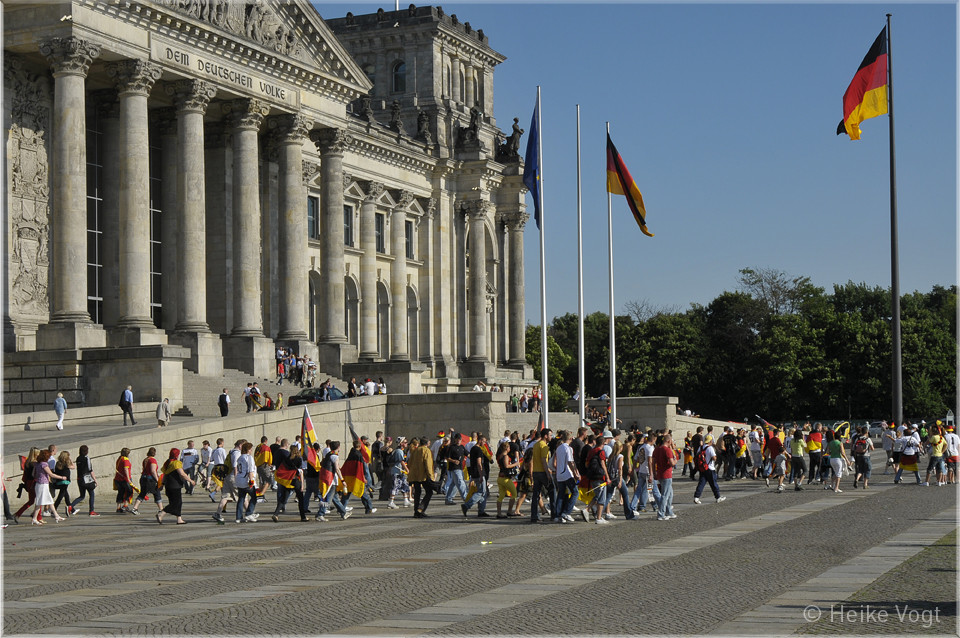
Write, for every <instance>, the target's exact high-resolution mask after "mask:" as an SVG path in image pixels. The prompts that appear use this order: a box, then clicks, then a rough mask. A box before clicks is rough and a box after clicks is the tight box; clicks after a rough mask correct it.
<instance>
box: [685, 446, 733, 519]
mask: <svg viewBox="0 0 960 638" xmlns="http://www.w3.org/2000/svg"><path fill="white" fill-rule="evenodd" d="M696 464H697V469H698V470H699V472H700V480H699V481H698V482H697V489H696V490H695V491H694V493H693V502H694V503H696V504H697V505H700V504H701V503H700V495H701V494H703V487H704V486H705V485H707V484H709V485H710V490H711V491H712V492H713V497H714V498H715V499H717V503H722V502H723V501H725V500H727V497H726V496H720V486H719V485H717V451H716V450H715V449H714V447H713V443H707V442H704V443H703V445H701V446H700V451H699V452H698V453H697V457H696Z"/></svg>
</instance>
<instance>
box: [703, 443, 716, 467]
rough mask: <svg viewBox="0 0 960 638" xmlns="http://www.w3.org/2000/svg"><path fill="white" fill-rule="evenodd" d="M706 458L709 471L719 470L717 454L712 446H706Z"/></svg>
mask: <svg viewBox="0 0 960 638" xmlns="http://www.w3.org/2000/svg"><path fill="white" fill-rule="evenodd" d="M704 458H705V459H706V461H707V469H711V470H715V469H717V463H716V458H717V453H716V451H715V450H714V449H713V446H712V445H708V446H706V452H704Z"/></svg>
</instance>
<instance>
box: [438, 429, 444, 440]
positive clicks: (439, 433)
mask: <svg viewBox="0 0 960 638" xmlns="http://www.w3.org/2000/svg"><path fill="white" fill-rule="evenodd" d="M437 436H438V437H439V438H441V439H442V438H443V437H445V436H446V434H444V432H443V430H440V431H439V432H437Z"/></svg>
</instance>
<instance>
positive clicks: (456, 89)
mask: <svg viewBox="0 0 960 638" xmlns="http://www.w3.org/2000/svg"><path fill="white" fill-rule="evenodd" d="M450 84H451V88H450V92H451V93H452V94H453V95H451V96H450V99H451V101H452V102H453V103H454V104H460V58H458V57H457V56H455V55H451V56H450Z"/></svg>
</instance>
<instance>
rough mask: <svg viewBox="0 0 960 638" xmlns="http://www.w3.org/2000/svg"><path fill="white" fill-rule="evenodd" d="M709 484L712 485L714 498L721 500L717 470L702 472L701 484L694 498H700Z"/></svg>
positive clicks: (698, 485) (698, 484)
mask: <svg viewBox="0 0 960 638" xmlns="http://www.w3.org/2000/svg"><path fill="white" fill-rule="evenodd" d="M707 483H709V484H710V489H711V490H713V497H714V498H720V487H719V486H718V485H717V471H716V470H707V471H706V472H700V482H699V483H697V489H696V491H694V493H693V498H700V495H701V494H703V486H704V485H705V484H707Z"/></svg>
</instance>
